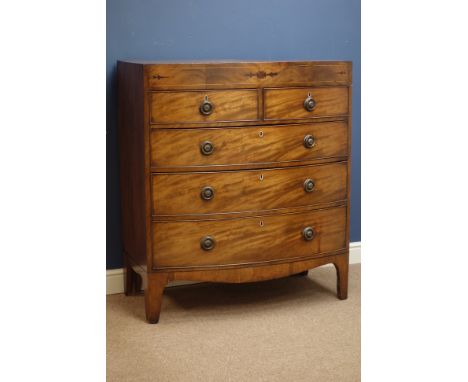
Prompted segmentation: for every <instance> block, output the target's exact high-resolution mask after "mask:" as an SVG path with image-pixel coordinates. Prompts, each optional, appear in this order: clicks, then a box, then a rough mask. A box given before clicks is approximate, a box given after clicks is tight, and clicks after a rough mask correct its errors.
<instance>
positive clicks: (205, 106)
mask: <svg viewBox="0 0 468 382" xmlns="http://www.w3.org/2000/svg"><path fill="white" fill-rule="evenodd" d="M213 109H214V106H213V104H212V103H211V102H210V101H209V100H208V96H205V99H204V100H203V102H202V103H201V105H200V113H201V114H203V115H210V114H211V113H212V112H213Z"/></svg>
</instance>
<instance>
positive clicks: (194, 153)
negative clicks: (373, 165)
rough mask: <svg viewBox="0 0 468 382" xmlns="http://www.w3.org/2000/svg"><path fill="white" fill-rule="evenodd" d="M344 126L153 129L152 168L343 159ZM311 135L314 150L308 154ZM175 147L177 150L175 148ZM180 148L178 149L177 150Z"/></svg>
mask: <svg viewBox="0 0 468 382" xmlns="http://www.w3.org/2000/svg"><path fill="white" fill-rule="evenodd" d="M347 130H348V127H347V124H346V123H345V122H327V123H309V124H305V125H284V126H264V127H237V128H206V129H190V130H187V129H152V131H151V166H152V167H153V168H155V170H156V171H157V168H158V167H161V168H170V167H185V166H194V167H195V166H207V167H209V166H220V165H224V166H228V165H232V164H272V163H277V164H281V163H284V162H300V161H306V160H314V159H322V158H333V157H345V156H346V155H347V153H348V137H347V134H348V131H347ZM309 134H310V135H312V136H313V137H314V139H315V146H313V147H312V148H306V147H305V146H304V137H305V136H306V135H309ZM205 141H210V142H211V143H212V144H213V145H214V151H213V153H212V154H210V155H203V154H202V152H201V150H200V146H201V144H202V143H203V142H205ZM175 142H176V144H175ZM175 145H177V147H179V148H182V149H177V148H176V147H175Z"/></svg>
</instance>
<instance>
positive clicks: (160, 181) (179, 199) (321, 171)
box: [152, 162, 347, 215]
mask: <svg viewBox="0 0 468 382" xmlns="http://www.w3.org/2000/svg"><path fill="white" fill-rule="evenodd" d="M346 180H347V166H346V162H338V163H332V164H327V165H318V166H303V167H291V168H285V169H264V170H248V171H220V172H204V173H200V172H197V173H184V174H179V173H171V174H155V175H153V176H152V199H153V200H152V202H153V204H152V208H153V215H178V214H212V213H226V212H241V211H262V210H273V209H278V208H287V207H299V206H305V205H311V204H315V203H324V202H333V201H340V200H345V199H346ZM306 181H307V182H306ZM311 182H312V183H311ZM305 183H307V184H305ZM306 186H308V190H307V191H306ZM210 190H211V192H210ZM204 198H205V199H204Z"/></svg>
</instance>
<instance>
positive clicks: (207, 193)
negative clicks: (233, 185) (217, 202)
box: [200, 186, 214, 200]
mask: <svg viewBox="0 0 468 382" xmlns="http://www.w3.org/2000/svg"><path fill="white" fill-rule="evenodd" d="M200 196H201V198H202V199H203V200H211V199H213V198H214V189H213V187H210V186H206V187H203V188H202V190H201V192H200Z"/></svg>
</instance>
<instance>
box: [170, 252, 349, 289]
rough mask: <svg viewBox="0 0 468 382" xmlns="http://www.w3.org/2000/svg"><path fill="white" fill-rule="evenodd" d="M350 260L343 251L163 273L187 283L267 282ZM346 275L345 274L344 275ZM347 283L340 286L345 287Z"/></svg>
mask: <svg viewBox="0 0 468 382" xmlns="http://www.w3.org/2000/svg"><path fill="white" fill-rule="evenodd" d="M347 260H348V254H347V252H346V251H341V252H340V253H338V254H336V255H329V256H323V257H314V258H310V259H301V260H288V261H287V262H284V263H275V264H260V265H256V266H252V265H250V266H246V267H236V268H220V267H217V268H215V269H203V270H181V271H171V272H167V271H162V272H163V273H167V274H168V277H169V281H173V280H187V281H190V280H192V281H214V282H223V283H235V284H237V283H245V282H252V281H265V280H271V279H275V278H280V277H287V276H291V275H295V274H298V273H300V272H304V271H306V270H308V269H312V268H315V267H319V266H322V265H325V264H330V263H331V264H335V263H338V264H342V263H344V262H346V261H347ZM342 274H344V272H343V273H342ZM344 284H345V283H342V284H341V285H340V286H341V287H343V286H344Z"/></svg>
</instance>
